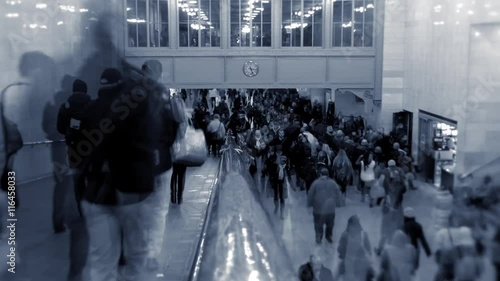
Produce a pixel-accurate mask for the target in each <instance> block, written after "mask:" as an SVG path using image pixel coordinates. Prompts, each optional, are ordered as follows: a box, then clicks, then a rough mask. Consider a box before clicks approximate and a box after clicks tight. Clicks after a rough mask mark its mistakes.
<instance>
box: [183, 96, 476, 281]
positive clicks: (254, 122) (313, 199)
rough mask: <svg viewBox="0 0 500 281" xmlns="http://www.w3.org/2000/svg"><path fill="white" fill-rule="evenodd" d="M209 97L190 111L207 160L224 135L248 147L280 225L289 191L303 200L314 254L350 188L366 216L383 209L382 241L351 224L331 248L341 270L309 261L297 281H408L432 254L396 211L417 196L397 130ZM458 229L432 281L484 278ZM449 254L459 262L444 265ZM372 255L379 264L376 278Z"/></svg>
mask: <svg viewBox="0 0 500 281" xmlns="http://www.w3.org/2000/svg"><path fill="white" fill-rule="evenodd" d="M207 92H208V91H207ZM214 96H215V97H214ZM214 96H212V98H210V96H209V95H208V94H203V92H202V94H201V95H200V97H199V98H198V100H197V101H196V102H195V104H194V112H193V120H194V123H195V124H196V126H198V128H201V129H203V130H204V131H205V133H206V137H207V142H208V145H209V147H210V148H211V152H212V153H213V155H214V156H217V155H219V154H218V153H219V149H220V145H222V143H223V139H224V137H223V136H224V134H225V132H226V130H227V132H228V133H229V134H231V135H232V136H234V137H235V138H236V139H237V141H238V143H239V144H240V145H241V146H242V147H244V148H246V150H247V152H248V154H249V155H250V157H249V158H248V159H249V172H250V174H251V175H252V177H253V178H254V180H255V184H256V185H257V186H260V187H261V191H262V192H263V193H264V194H265V195H266V196H267V197H273V200H274V206H275V209H274V213H275V214H277V215H278V216H279V217H281V219H284V218H285V214H286V212H285V211H284V210H285V202H286V199H287V197H288V196H287V194H288V193H289V192H290V190H293V191H299V190H300V191H305V192H306V193H307V197H308V205H309V206H310V207H312V208H313V221H314V230H315V236H316V237H315V240H316V243H317V244H318V245H320V244H321V243H322V242H323V238H324V239H325V240H326V242H327V243H333V239H332V232H333V227H334V225H335V217H336V216H335V213H336V211H338V208H339V207H343V206H345V204H346V201H345V198H346V194H347V189H348V187H352V188H353V189H354V191H355V192H357V193H359V200H360V201H361V202H364V203H365V204H367V207H369V208H375V207H378V206H380V207H381V212H382V225H381V239H380V240H379V241H378V243H377V246H376V247H374V248H372V246H371V245H372V244H371V243H372V242H373V241H370V235H369V234H368V233H366V232H365V231H364V230H363V226H362V225H361V222H360V220H359V218H358V217H357V216H356V215H354V216H352V217H351V218H349V220H348V223H347V225H348V226H347V229H346V230H345V231H344V233H343V234H342V236H341V238H340V241H339V244H338V253H339V257H340V259H341V262H340V267H339V269H338V270H337V272H336V274H335V275H334V274H332V273H331V272H330V270H329V269H328V268H326V267H324V266H322V265H321V262H320V261H319V259H318V257H317V256H314V255H313V256H311V259H310V261H309V262H308V263H306V264H304V265H303V266H301V268H300V270H299V278H301V280H338V279H337V278H340V277H342V278H343V279H342V280H353V281H355V280H356V281H358V280H381V281H382V280H387V281H392V280H412V278H415V275H416V272H417V269H418V267H419V260H420V252H421V248H422V249H423V251H424V252H425V254H426V255H427V256H431V255H433V252H432V251H431V249H430V246H429V244H428V242H427V240H426V236H425V234H424V228H423V227H422V225H420V223H418V222H417V220H416V215H415V210H414V209H413V208H412V207H406V208H404V207H403V205H404V197H405V196H404V195H405V194H406V192H408V191H409V190H413V189H416V188H417V186H416V184H415V182H414V178H415V177H414V175H413V170H414V169H413V164H412V159H411V157H410V155H409V149H410V147H408V145H409V144H408V138H407V136H406V135H404V134H402V133H401V132H400V130H395V131H393V132H391V133H389V134H385V133H384V130H383V129H382V128H380V129H378V130H374V128H372V127H371V126H370V125H367V124H366V122H365V120H364V119H363V118H362V117H354V116H342V115H341V114H335V105H334V104H333V103H330V104H328V105H327V106H328V108H327V110H325V109H324V108H323V105H322V104H320V103H319V102H317V101H311V100H310V98H309V97H305V96H300V95H299V93H298V92H297V91H295V90H250V91H248V90H241V91H238V90H228V91H227V92H222V93H218V94H217V95H214ZM266 196H265V197H266ZM457 221H460V220H457V219H456V216H454V217H453V218H452V219H450V225H449V227H448V228H445V229H446V230H447V231H448V232H449V233H450V235H449V236H448V237H449V240H451V241H452V242H451V243H446V241H445V242H442V241H443V239H444V238H440V239H441V240H440V241H441V242H438V245H439V246H438V249H437V251H435V252H434V255H435V257H436V263H437V264H438V267H439V270H438V273H437V274H436V277H435V280H436V281H445V280H463V281H465V280H478V279H477V278H479V276H480V275H481V273H482V267H481V262H480V259H481V257H480V256H481V254H480V253H479V252H478V251H477V248H478V247H477V244H478V241H477V240H475V239H473V238H472V234H471V233H470V232H467V231H468V230H467V227H465V226H464V225H463V224H461V223H457ZM440 235H441V234H439V233H438V237H441V236H442V235H441V236H440ZM455 236H456V237H455ZM438 240H439V239H438ZM444 240H445V239H444ZM456 251H459V252H460V255H455V256H453V258H451V256H452V255H453V253H456ZM372 253H374V255H376V256H379V258H380V261H381V262H380V268H379V269H378V270H375V268H374V263H373V262H372ZM450 253H451V254H450Z"/></svg>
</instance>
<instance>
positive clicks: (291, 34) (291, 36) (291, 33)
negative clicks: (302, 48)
mask: <svg viewBox="0 0 500 281" xmlns="http://www.w3.org/2000/svg"><path fill="white" fill-rule="evenodd" d="M292 26H293V0H291V1H290V47H293V34H294V32H293V28H292Z"/></svg>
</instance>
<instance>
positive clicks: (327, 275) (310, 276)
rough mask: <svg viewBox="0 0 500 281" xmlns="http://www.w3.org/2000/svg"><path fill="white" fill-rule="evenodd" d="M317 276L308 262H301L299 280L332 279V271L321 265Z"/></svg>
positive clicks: (331, 280)
mask: <svg viewBox="0 0 500 281" xmlns="http://www.w3.org/2000/svg"><path fill="white" fill-rule="evenodd" d="M319 272H320V273H319V277H318V276H314V270H313V268H312V265H311V263H310V262H308V263H306V264H303V265H301V266H300V268H299V280H300V281H334V279H333V274H332V271H331V270H330V269H328V268H326V267H324V266H321V269H320V271H319Z"/></svg>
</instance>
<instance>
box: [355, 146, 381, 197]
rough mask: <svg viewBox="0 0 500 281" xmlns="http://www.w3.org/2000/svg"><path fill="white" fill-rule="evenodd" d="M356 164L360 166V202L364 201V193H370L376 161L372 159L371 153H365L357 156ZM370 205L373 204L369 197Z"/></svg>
mask: <svg viewBox="0 0 500 281" xmlns="http://www.w3.org/2000/svg"><path fill="white" fill-rule="evenodd" d="M357 164H358V165H360V166H361V171H360V179H361V202H365V197H366V194H370V187H371V186H372V184H373V182H374V181H375V166H376V165H377V163H376V162H375V160H373V154H372V153H365V154H364V155H361V156H360V157H359V158H358V161H357ZM370 206H373V200H372V198H371V197H370Z"/></svg>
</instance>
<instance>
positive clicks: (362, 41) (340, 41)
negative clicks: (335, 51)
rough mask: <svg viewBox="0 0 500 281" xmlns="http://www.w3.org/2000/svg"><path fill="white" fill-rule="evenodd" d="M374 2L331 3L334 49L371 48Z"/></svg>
mask: <svg viewBox="0 0 500 281" xmlns="http://www.w3.org/2000/svg"><path fill="white" fill-rule="evenodd" d="M374 10H375V3H374V0H337V1H334V2H333V36H332V39H333V42H332V45H333V46H334V47H373V25H374Z"/></svg>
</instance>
